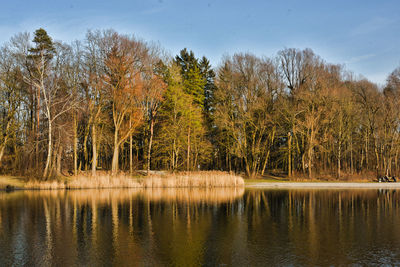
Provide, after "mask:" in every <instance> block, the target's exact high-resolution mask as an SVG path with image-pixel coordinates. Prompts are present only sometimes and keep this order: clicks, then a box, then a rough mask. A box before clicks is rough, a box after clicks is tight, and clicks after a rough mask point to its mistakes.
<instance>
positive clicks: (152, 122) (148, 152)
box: [147, 119, 190, 175]
mask: <svg viewBox="0 0 400 267" xmlns="http://www.w3.org/2000/svg"><path fill="white" fill-rule="evenodd" d="M189 131H190V128H189ZM153 133H154V121H153V120H152V119H151V121H150V139H149V148H148V150H147V175H149V173H150V164H151V145H152V143H153Z"/></svg>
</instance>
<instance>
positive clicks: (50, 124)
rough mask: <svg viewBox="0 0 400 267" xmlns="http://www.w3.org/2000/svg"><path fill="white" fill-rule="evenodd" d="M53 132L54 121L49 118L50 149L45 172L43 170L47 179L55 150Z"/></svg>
mask: <svg viewBox="0 0 400 267" xmlns="http://www.w3.org/2000/svg"><path fill="white" fill-rule="evenodd" d="M48 118H50V114H48ZM51 132H52V122H51V119H49V134H48V138H49V140H48V141H49V142H48V149H47V160H46V166H45V168H44V172H43V177H44V178H45V179H47V177H48V176H49V168H50V162H51V154H52V152H53V140H52V134H51Z"/></svg>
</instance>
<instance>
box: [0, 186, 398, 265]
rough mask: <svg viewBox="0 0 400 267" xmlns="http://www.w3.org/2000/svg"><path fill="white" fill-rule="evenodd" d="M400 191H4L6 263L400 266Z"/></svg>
mask: <svg viewBox="0 0 400 267" xmlns="http://www.w3.org/2000/svg"><path fill="white" fill-rule="evenodd" d="M399 192H400V191H397V190H382V189H380V190H378V189H358V190H350V189H340V190H338V189H337V190H333V189H273V190H271V189H269V190H263V189H246V190H245V189H243V188H239V189H232V188H226V189H207V190H206V189H204V190H200V189H159V190H156V189H153V190H144V189H129V190H128V189H126V190H116V189H114V190H75V191H73V190H70V191H16V192H11V193H5V192H0V266H111V265H113V266H277V265H279V266H315V265H319V266H321V265H322V266H326V265H332V266H339V265H359V266H366V265H368V266H373V265H400V230H399V226H400V194H399Z"/></svg>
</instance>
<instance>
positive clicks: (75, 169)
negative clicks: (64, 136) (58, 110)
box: [74, 112, 78, 175]
mask: <svg viewBox="0 0 400 267" xmlns="http://www.w3.org/2000/svg"><path fill="white" fill-rule="evenodd" d="M77 174H78V126H77V119H76V113H75V112H74V175H77Z"/></svg>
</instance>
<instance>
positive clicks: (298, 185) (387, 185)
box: [245, 182, 400, 189]
mask: <svg viewBox="0 0 400 267" xmlns="http://www.w3.org/2000/svg"><path fill="white" fill-rule="evenodd" d="M245 188H258V189H274V188H282V189H285V188H286V189H288V188H289V189H292V188H294V189H397V188H398V189H400V182H382V183H379V182H258V183H250V184H245Z"/></svg>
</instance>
